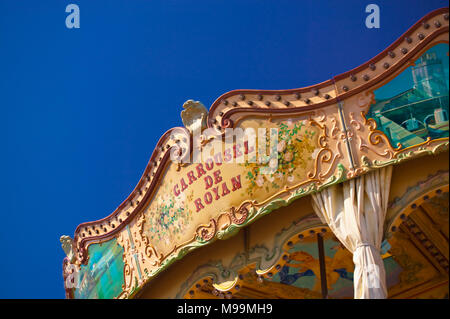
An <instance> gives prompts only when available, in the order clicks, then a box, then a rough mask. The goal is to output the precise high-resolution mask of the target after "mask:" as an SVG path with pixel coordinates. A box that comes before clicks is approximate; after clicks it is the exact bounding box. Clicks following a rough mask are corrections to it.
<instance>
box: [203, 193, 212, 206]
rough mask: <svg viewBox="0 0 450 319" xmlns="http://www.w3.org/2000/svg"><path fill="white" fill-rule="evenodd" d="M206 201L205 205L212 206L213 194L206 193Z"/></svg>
mask: <svg viewBox="0 0 450 319" xmlns="http://www.w3.org/2000/svg"><path fill="white" fill-rule="evenodd" d="M204 199H205V203H206V204H211V203H212V195H211V193H210V192H206V193H205V196H204Z"/></svg>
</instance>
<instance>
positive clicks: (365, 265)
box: [312, 166, 392, 299]
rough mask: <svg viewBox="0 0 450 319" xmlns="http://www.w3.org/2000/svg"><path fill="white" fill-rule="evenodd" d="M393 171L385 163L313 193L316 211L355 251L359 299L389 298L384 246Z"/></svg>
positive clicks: (357, 295) (347, 245)
mask: <svg viewBox="0 0 450 319" xmlns="http://www.w3.org/2000/svg"><path fill="white" fill-rule="evenodd" d="M391 175H392V167H391V166H388V167H384V168H381V169H378V170H375V171H372V172H369V173H367V174H365V175H363V176H360V177H357V178H355V179H351V180H348V181H345V182H344V183H341V184H338V185H334V186H331V187H328V188H326V189H324V190H322V191H321V192H318V193H316V194H313V195H312V198H313V201H312V202H313V207H314V211H315V212H316V214H317V215H318V216H319V217H320V219H321V220H322V222H324V223H327V224H328V225H329V226H330V228H331V230H332V231H333V233H334V234H335V236H336V237H337V238H338V239H339V240H340V241H341V243H342V244H343V245H344V246H345V247H346V248H347V249H348V250H349V251H350V252H352V253H353V262H354V264H355V271H354V274H353V283H354V298H355V299H384V298H387V289H386V274H385V270H384V264H383V260H382V258H381V255H380V249H381V242H382V240H383V225H384V219H385V216H386V210H387V205H388V199H389V189H390V184H391ZM327 271H328V270H327Z"/></svg>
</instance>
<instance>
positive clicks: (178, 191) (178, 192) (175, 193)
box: [173, 184, 180, 196]
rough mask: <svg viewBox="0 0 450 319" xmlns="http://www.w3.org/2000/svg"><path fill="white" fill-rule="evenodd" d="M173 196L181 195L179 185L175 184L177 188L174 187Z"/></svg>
mask: <svg viewBox="0 0 450 319" xmlns="http://www.w3.org/2000/svg"><path fill="white" fill-rule="evenodd" d="M173 194H174V195H175V196H178V195H180V190H179V189H178V184H175V186H174V187H173Z"/></svg>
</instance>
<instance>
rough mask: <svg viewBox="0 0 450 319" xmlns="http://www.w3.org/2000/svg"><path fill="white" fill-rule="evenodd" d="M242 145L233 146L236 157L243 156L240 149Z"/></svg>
mask: <svg viewBox="0 0 450 319" xmlns="http://www.w3.org/2000/svg"><path fill="white" fill-rule="evenodd" d="M240 146H241V145H240V144H236V145H234V146H233V154H234V158H236V157H239V156H242V152H241V151H240V150H239V148H240Z"/></svg>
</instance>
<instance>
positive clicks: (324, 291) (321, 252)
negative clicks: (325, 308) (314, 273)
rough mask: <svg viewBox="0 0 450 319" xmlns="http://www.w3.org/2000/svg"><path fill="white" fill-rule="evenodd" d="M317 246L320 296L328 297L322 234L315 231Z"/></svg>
mask: <svg viewBox="0 0 450 319" xmlns="http://www.w3.org/2000/svg"><path fill="white" fill-rule="evenodd" d="M317 246H318V248H319V265H320V284H321V288H322V298H323V299H327V298H328V286H327V271H326V269H325V250H324V248H323V238H322V234H320V233H317Z"/></svg>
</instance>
